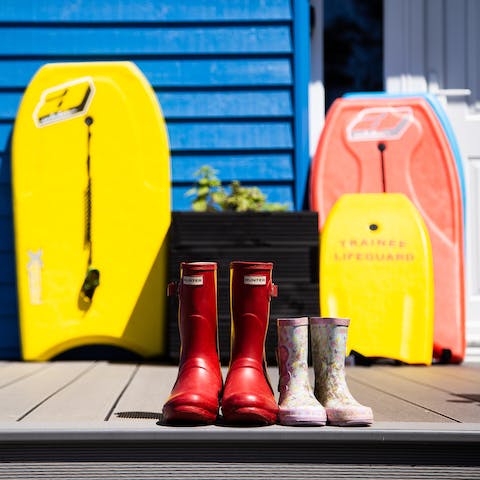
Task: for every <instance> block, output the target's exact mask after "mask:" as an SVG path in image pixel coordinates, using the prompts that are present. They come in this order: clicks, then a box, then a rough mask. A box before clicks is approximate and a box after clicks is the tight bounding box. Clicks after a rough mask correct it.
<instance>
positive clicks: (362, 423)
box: [328, 420, 373, 427]
mask: <svg viewBox="0 0 480 480" xmlns="http://www.w3.org/2000/svg"><path fill="white" fill-rule="evenodd" d="M372 423H373V420H337V421H335V420H329V421H328V424H329V425H332V426H335V427H369V426H370V425H371V424H372Z"/></svg>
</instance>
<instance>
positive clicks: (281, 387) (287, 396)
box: [277, 317, 327, 426]
mask: <svg viewBox="0 0 480 480" xmlns="http://www.w3.org/2000/svg"><path fill="white" fill-rule="evenodd" d="M277 332H278V349H277V356H278V367H279V383H278V391H279V392H280V398H279V411H278V423H280V424H281V425H305V426H307V425H312V426H314V425H317V426H318V425H325V424H326V422H327V416H326V413H325V409H324V408H323V406H322V405H321V404H320V403H319V402H318V400H317V399H316V398H315V396H314V394H313V389H312V387H311V385H310V381H309V378H308V364H307V359H308V318H307V317H302V318H279V319H278V320H277Z"/></svg>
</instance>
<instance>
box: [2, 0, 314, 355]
mask: <svg viewBox="0 0 480 480" xmlns="http://www.w3.org/2000/svg"><path fill="white" fill-rule="evenodd" d="M308 12H309V7H308V0H197V1H189V2H178V0H162V1H158V0H103V1H101V2H99V1H98V0H76V1H75V2H70V1H66V0H50V1H48V2H37V1H32V0H2V1H1V2H0V36H1V38H2V40H3V41H2V42H0V358H17V357H18V356H19V354H20V352H19V347H18V318H17V298H16V284H15V269H14V246H13V243H14V242H13V216H12V202H11V184H10V171H11V153H10V141H11V135H12V129H13V122H14V120H15V116H16V112H17V109H18V105H19V103H20V101H21V97H22V94H23V92H24V90H25V88H26V86H27V85H28V83H29V81H30V80H31V78H32V76H33V75H34V74H35V72H36V71H37V70H38V69H39V68H40V67H41V66H42V65H43V64H45V63H52V62H74V61H96V60H101V61H115V60H130V61H133V62H135V63H136V64H137V65H138V67H139V68H140V69H141V70H142V71H143V73H144V74H145V76H146V77H147V79H148V80H149V82H150V83H151V85H152V87H153V89H154V91H155V93H156V95H157V97H158V99H159V102H160V104H161V106H162V110H163V113H164V116H165V119H166V122H167V128H168V133H169V138H170V148H171V157H172V200H173V208H174V209H175V210H188V209H189V208H190V201H191V198H189V197H187V196H186V195H185V192H186V191H187V190H188V189H189V188H190V187H191V186H192V183H193V181H194V173H195V172H196V171H197V170H198V169H199V168H200V167H201V166H203V165H211V166H212V167H213V168H215V169H216V170H217V171H218V176H219V177H220V178H221V179H222V181H224V182H229V181H231V180H240V181H241V182H242V183H243V184H245V185H255V186H258V187H260V188H261V189H262V190H263V191H264V192H265V193H267V195H268V200H269V201H272V202H288V203H289V205H290V208H291V209H292V210H301V209H302V208H303V207H304V198H305V193H306V188H307V175H308V166H309V155H308V125H307V88H308V64H309V51H308V49H309V34H308V31H309V18H308ZM132 161H134V160H133V159H132Z"/></svg>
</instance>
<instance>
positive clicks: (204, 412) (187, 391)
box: [163, 262, 222, 424]
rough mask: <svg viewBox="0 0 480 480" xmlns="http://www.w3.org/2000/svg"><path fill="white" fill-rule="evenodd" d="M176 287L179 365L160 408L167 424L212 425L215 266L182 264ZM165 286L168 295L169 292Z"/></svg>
mask: <svg viewBox="0 0 480 480" xmlns="http://www.w3.org/2000/svg"><path fill="white" fill-rule="evenodd" d="M180 276H181V278H180V283H179V285H178V299H179V308H178V326H179V330H180V343H181V350H180V365H179V370H178V377H177V380H176V382H175V385H174V386H173V389H172V392H171V394H170V397H169V398H168V400H167V402H166V403H165V405H164V406H163V419H164V421H165V422H167V423H201V424H208V423H213V422H214V421H215V419H216V418H217V415H218V409H219V399H220V396H221V392H222V374H221V371H220V361H219V357H218V335H217V264H216V263H213V262H211V263H207V262H193V263H182V264H181V265H180ZM172 286H174V285H171V286H169V287H170V288H169V293H170V294H171V293H172V290H173V288H172Z"/></svg>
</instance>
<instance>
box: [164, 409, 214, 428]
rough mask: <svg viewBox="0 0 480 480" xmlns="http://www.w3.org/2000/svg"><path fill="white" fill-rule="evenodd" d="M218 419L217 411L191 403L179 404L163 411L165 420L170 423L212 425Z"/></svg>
mask: <svg viewBox="0 0 480 480" xmlns="http://www.w3.org/2000/svg"><path fill="white" fill-rule="evenodd" d="M216 419H217V413H216V412H215V413H212V412H210V411H208V410H205V409H203V408H199V407H193V406H189V405H184V406H181V407H178V406H177V407H175V408H172V409H168V410H167V411H165V410H164V412H163V421H164V422H165V423H170V424H192V425H211V424H212V423H215V420H216Z"/></svg>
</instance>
